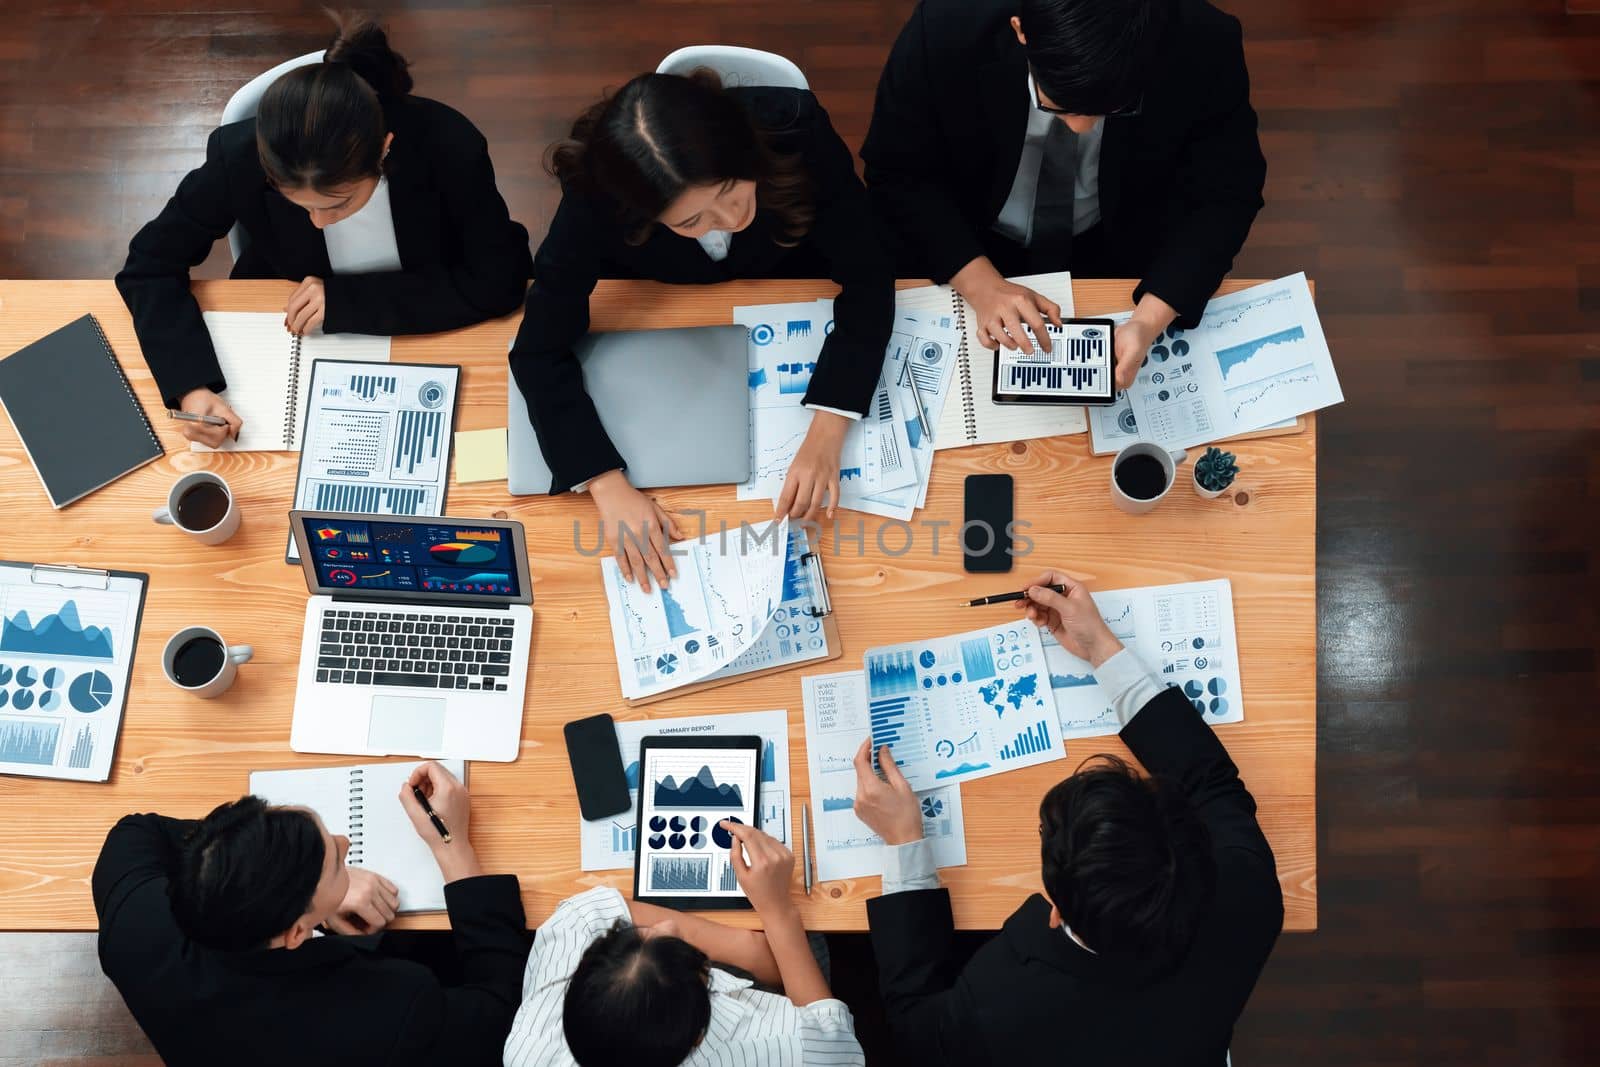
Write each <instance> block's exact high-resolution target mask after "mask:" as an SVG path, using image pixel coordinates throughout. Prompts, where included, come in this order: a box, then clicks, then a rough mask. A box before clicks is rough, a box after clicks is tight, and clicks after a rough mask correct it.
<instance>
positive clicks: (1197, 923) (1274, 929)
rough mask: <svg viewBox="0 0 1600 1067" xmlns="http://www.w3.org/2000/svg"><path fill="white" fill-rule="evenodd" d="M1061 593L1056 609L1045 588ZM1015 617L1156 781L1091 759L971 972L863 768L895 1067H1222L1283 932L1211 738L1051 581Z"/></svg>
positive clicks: (1059, 577)
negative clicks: (1085, 666)
mask: <svg viewBox="0 0 1600 1067" xmlns="http://www.w3.org/2000/svg"><path fill="white" fill-rule="evenodd" d="M1057 584H1059V585H1061V586H1064V587H1065V588H1066V590H1067V591H1066V592H1065V593H1064V594H1063V593H1057V592H1056V591H1055V590H1053V589H1051V588H1049V587H1050V586H1051V585H1057ZM1027 593H1028V599H1027V600H1025V601H1019V602H1018V606H1019V607H1020V608H1021V609H1022V610H1024V611H1025V612H1026V614H1027V617H1028V618H1029V619H1030V620H1031V621H1032V622H1034V623H1036V624H1037V625H1039V626H1041V627H1044V628H1046V629H1048V630H1050V631H1051V633H1052V634H1054V636H1055V638H1056V640H1058V641H1059V642H1060V643H1061V645H1062V647H1063V648H1065V649H1066V650H1067V651H1069V652H1071V653H1072V654H1073V655H1075V656H1078V657H1079V658H1081V659H1084V660H1087V661H1088V662H1089V663H1091V664H1093V666H1094V675H1095V679H1096V681H1097V682H1098V684H1099V686H1100V689H1101V690H1102V691H1103V692H1104V694H1105V696H1106V697H1107V699H1108V700H1109V701H1110V702H1111V706H1112V707H1113V708H1114V709H1115V711H1116V714H1117V718H1118V719H1119V720H1120V721H1121V722H1122V724H1123V727H1122V733H1121V735H1120V736H1121V738H1122V740H1123V741H1124V742H1126V744H1127V745H1128V747H1129V748H1130V749H1132V751H1133V754H1134V756H1136V757H1137V758H1138V760H1139V761H1140V762H1141V763H1142V764H1144V766H1145V769H1146V770H1148V771H1149V773H1150V774H1151V776H1152V777H1148V778H1146V777H1141V776H1140V775H1139V774H1137V773H1136V772H1135V771H1134V770H1133V768H1131V767H1130V766H1128V765H1127V764H1126V763H1124V762H1123V761H1122V760H1120V759H1118V758H1115V757H1111V756H1099V757H1093V758H1091V759H1090V760H1088V761H1086V762H1085V763H1084V764H1083V765H1082V766H1080V767H1079V769H1078V771H1077V773H1075V774H1073V775H1071V776H1070V777H1068V778H1066V779H1065V780H1064V781H1062V782H1060V783H1058V784H1057V785H1056V786H1055V787H1054V788H1053V789H1051V790H1050V791H1049V792H1048V793H1046V794H1045V796H1044V799H1043V800H1042V801H1040V803H1039V852H1040V872H1039V874H1040V881H1041V882H1042V883H1043V889H1044V892H1043V894H1038V893H1035V894H1034V895H1033V896H1031V897H1029V898H1028V899H1027V900H1026V901H1024V902H1023V904H1022V906H1021V907H1020V908H1018V909H1017V910H1016V912H1015V913H1013V914H1012V916H1011V917H1010V918H1009V919H1007V920H1006V923H1005V926H1004V928H1003V929H1002V930H1001V931H1000V933H999V935H998V936H996V937H995V938H994V939H993V940H991V941H989V942H988V943H987V944H985V945H984V946H983V947H982V948H981V949H979V950H978V952H977V954H976V955H975V956H973V957H972V959H971V960H970V962H967V963H966V964H965V965H964V966H963V965H962V963H961V961H960V960H958V959H957V958H956V954H955V944H954V938H953V934H954V922H953V920H952V917H951V912H950V894H949V893H948V891H946V890H944V889H941V888H939V876H938V872H937V871H936V870H935V867H934V863H933V854H932V852H931V851H929V845H928V842H927V841H925V840H924V839H923V837H922V814H921V809H920V808H919V806H918V803H917V797H916V794H914V793H912V791H911V788H910V786H909V785H907V783H906V780H905V778H904V776H902V775H901V774H900V772H899V769H898V768H897V767H896V766H895V762H894V758H893V753H892V752H891V751H890V750H889V747H888V746H884V747H883V748H882V749H880V750H879V753H878V764H879V766H881V767H882V768H883V777H881V778H880V777H879V776H878V775H877V773H875V772H874V770H873V767H872V763H871V761H870V760H869V758H868V745H869V742H865V741H864V742H862V745H861V750H860V752H858V753H857V755H856V790H857V791H856V801H855V814H856V817H857V818H859V819H860V820H861V821H862V822H864V823H866V824H867V826H869V827H871V828H872V829H873V830H875V831H876V832H877V833H879V834H880V835H881V836H882V837H883V840H884V844H885V848H884V871H883V895H882V896H881V897H878V898H877V899H875V900H870V901H868V902H867V922H868V924H869V926H870V928H871V931H872V947H873V952H874V954H875V955H876V957H877V961H878V972H879V982H880V986H881V990H882V993H883V998H884V1001H885V1006H886V1009H887V1014H888V1021H889V1027H890V1030H891V1032H892V1033H893V1035H894V1038H895V1043H896V1047H897V1050H898V1051H899V1053H900V1054H901V1056H902V1057H903V1058H904V1059H905V1061H906V1062H907V1063H961V1064H995V1065H997V1067H998V1065H1002V1064H1003V1065H1006V1067H1022V1065H1026V1064H1056V1063H1060V1062H1062V1058H1063V1056H1064V1055H1066V1054H1067V1052H1068V1050H1070V1053H1071V1058H1072V1059H1073V1061H1074V1062H1083V1063H1118V1064H1136V1065H1149V1067H1169V1065H1173V1064H1184V1065H1190V1067H1223V1064H1224V1062H1225V1060H1226V1057H1227V1050H1228V1044H1229V1041H1230V1038H1231V1035H1232V1032H1233V1025H1234V1022H1235V1021H1236V1020H1237V1019H1238V1017H1239V1014H1240V1012H1242V1011H1243V1010H1244V1006H1245V1002H1246V1001H1247V1000H1248V999H1249V997H1250V991H1251V989H1252V988H1253V987H1254V986H1255V983H1256V979H1257V977H1259V975H1260V973H1261V969H1262V967H1263V966H1265V964H1266V961H1267V957H1268V955H1269V954H1270V953H1271V951H1272V946H1273V944H1274V942H1275V941H1276V940H1277V937H1278V932H1279V931H1280V930H1281V929H1282V926H1283V894H1282V890H1281V888H1280V887H1279V884H1278V874H1277V868H1276V864H1275V862H1274V859H1273V855H1272V849H1271V847H1270V846H1269V845H1268V844H1267V839H1266V837H1265V836H1264V835H1263V834H1262V832H1261V826H1260V824H1259V823H1258V822H1257V821H1256V806H1255V801H1254V800H1253V799H1252V798H1251V796H1250V792H1249V790H1247V789H1246V788H1245V786H1244V783H1243V782H1242V781H1240V780H1239V771H1238V768H1236V767H1235V766H1234V765H1233V761H1232V760H1230V759H1229V758H1228V753H1227V751H1226V750H1225V749H1224V748H1223V747H1222V743H1221V742H1220V741H1219V740H1218V739H1217V737H1216V735H1215V734H1214V733H1212V732H1211V728H1210V727H1209V726H1207V725H1206V724H1205V723H1204V722H1203V721H1202V720H1201V718H1200V716H1199V715H1198V714H1196V712H1195V710H1194V706H1193V705H1192V704H1191V703H1190V702H1189V700H1188V698H1187V697H1185V696H1184V695H1183V692H1182V691H1181V690H1179V689H1174V688H1169V687H1166V686H1163V685H1162V684H1161V682H1160V681H1158V680H1157V677H1156V676H1155V675H1153V674H1151V672H1150V669H1149V667H1148V666H1147V665H1145V664H1144V663H1142V662H1140V660H1139V658H1138V656H1137V655H1135V654H1134V653H1133V652H1132V651H1131V650H1129V649H1126V648H1123V647H1122V645H1121V643H1120V642H1118V640H1117V639H1116V637H1115V636H1114V635H1113V634H1112V632H1111V630H1110V628H1109V627H1107V626H1106V624H1105V621H1104V620H1103V619H1102V618H1101V617H1100V612H1099V610H1098V609H1097V608H1096V607H1095V603H1094V600H1093V599H1092V598H1091V597H1090V596H1089V591H1088V589H1087V588H1086V587H1085V586H1084V585H1083V584H1082V583H1080V582H1078V581H1076V580H1075V579H1073V578H1072V577H1071V576H1069V575H1067V574H1066V573H1064V572H1062V571H1046V572H1045V573H1044V574H1041V575H1040V576H1039V577H1038V578H1037V579H1036V580H1035V582H1034V584H1033V585H1032V586H1031V587H1029V589H1028V590H1027Z"/></svg>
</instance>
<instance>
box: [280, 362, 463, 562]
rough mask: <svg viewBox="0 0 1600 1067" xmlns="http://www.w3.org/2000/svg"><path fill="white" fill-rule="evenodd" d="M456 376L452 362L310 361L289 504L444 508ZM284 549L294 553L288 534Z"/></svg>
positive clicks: (395, 510) (402, 510) (380, 511)
mask: <svg viewBox="0 0 1600 1067" xmlns="http://www.w3.org/2000/svg"><path fill="white" fill-rule="evenodd" d="M460 380H461V368H460V367H456V366H433V365H423V364H414V363H387V364H384V365H382V366H377V367H375V366H373V365H372V364H370V363H350V362H345V361H343V360H330V359H319V360H316V361H315V362H314V363H313V364H312V366H311V380H310V382H309V384H308V386H307V389H308V392H309V393H310V399H309V401H308V402H307V406H306V423H305V430H304V432H303V434H302V448H301V450H300V471H299V475H298V477H297V479H296V481H297V484H296V486H295V494H294V506H295V507H296V508H305V509H309V510H313V511H359V512H364V513H367V514H372V515H442V514H444V494H445V483H446V481H447V480H448V478H449V473H450V442H451V440H452V437H451V430H452V428H453V426H454V423H455V408H456V391H457V386H458V384H459V383H460ZM287 555H288V559H289V561H290V562H291V563H293V562H296V561H298V560H299V558H300V556H299V554H298V553H297V552H296V551H295V544H294V538H293V537H290V539H289V548H288V553H287Z"/></svg>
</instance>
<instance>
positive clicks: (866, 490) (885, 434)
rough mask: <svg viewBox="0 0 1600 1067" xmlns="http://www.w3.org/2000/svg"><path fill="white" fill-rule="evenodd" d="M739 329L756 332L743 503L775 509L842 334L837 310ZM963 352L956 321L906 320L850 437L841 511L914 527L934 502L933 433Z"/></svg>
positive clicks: (818, 308)
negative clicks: (821, 370) (836, 332)
mask: <svg viewBox="0 0 1600 1067" xmlns="http://www.w3.org/2000/svg"><path fill="white" fill-rule="evenodd" d="M734 321H735V322H738V323H739V324H741V325H743V326H745V327H746V328H747V329H748V330H749V331H750V336H749V342H748V343H749V358H750V362H749V370H750V378H749V385H750V471H751V474H750V480H749V481H748V482H746V483H744V484H743V485H741V486H739V490H738V496H739V499H740V500H776V499H777V498H778V496H779V494H780V493H781V492H782V491H783V483H784V479H785V478H786V477H787V475H788V473H789V467H790V465H791V464H792V463H793V462H794V458H795V454H796V453H797V452H798V451H799V449H800V445H801V443H802V442H804V440H805V437H806V432H807V431H808V430H809V429H810V427H811V417H812V411H811V410H810V409H808V408H806V407H804V406H803V404H802V401H803V400H804V398H805V393H806V389H807V388H809V387H810V385H811V377H812V374H813V373H814V372H815V371H816V368H817V361H818V359H819V358H820V357H821V354H822V343H823V341H824V340H825V339H826V338H827V336H828V334H830V333H831V332H833V301H832V300H817V301H812V302H808V303H801V304H764V305H755V306H750V307H740V308H735V309H734ZM958 343H959V334H958V332H957V330H956V328H955V324H954V322H953V321H952V317H951V316H950V314H949V313H948V312H946V313H943V314H940V313H937V312H933V311H914V312H906V311H902V312H899V313H897V316H896V319H895V325H894V332H893V333H892V334H891V335H890V338H889V344H888V348H887V351H886V355H885V359H884V367H883V373H882V375H881V376H880V377H879V379H878V388H877V391H876V392H875V393H874V395H873V398H872V404H871V407H870V409H869V410H868V412H867V413H866V416H865V417H864V418H862V419H861V420H860V421H858V422H856V423H855V425H853V426H852V427H851V428H850V432H849V433H848V434H847V435H846V437H845V443H844V450H843V453H842V455H841V457H840V462H839V480H840V506H842V507H846V508H851V509H854V510H856V511H864V512H868V513H870V514H873V515H882V516H885V517H887V518H894V519H909V518H910V517H911V515H912V513H913V512H914V511H915V510H916V509H917V508H919V507H921V506H922V505H923V504H924V503H925V502H926V500H927V496H928V478H929V475H930V473H931V471H932V469H933V439H932V435H931V433H930V432H929V431H931V429H932V428H933V427H935V426H937V425H938V423H939V419H940V416H941V415H942V413H943V411H944V405H945V401H946V399H947V398H948V396H949V393H950V387H951V381H952V372H953V370H954V367H955V363H956V349H957V345H958ZM919 409H920V410H919Z"/></svg>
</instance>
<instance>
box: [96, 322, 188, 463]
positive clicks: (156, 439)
mask: <svg viewBox="0 0 1600 1067" xmlns="http://www.w3.org/2000/svg"><path fill="white" fill-rule="evenodd" d="M84 317H85V318H87V319H88V320H89V324H90V325H91V326H93V327H94V332H95V334H96V335H97V336H98V337H99V338H100V347H101V348H103V349H105V350H106V358H107V359H109V360H110V361H111V366H112V367H114V368H116V371H117V378H118V379H119V380H120V381H121V382H122V388H123V391H124V392H126V393H127V394H128V401H129V402H130V403H131V404H133V408H134V410H135V411H137V412H138V413H139V418H140V419H141V420H142V421H143V422H144V430H145V433H148V434H149V435H150V443H151V444H153V445H155V446H156V452H157V453H159V454H160V455H163V456H164V455H166V454H167V450H166V449H165V448H163V447H161V437H160V436H159V435H158V434H157V433H156V428H155V427H154V426H152V425H150V416H149V415H147V414H145V410H144V405H143V404H141V403H139V398H138V397H137V396H135V395H134V392H133V385H132V384H131V383H130V382H129V381H128V376H127V375H126V374H124V373H122V364H121V363H118V362H117V354H116V352H114V351H112V348H111V342H110V340H108V339H107V337H106V331H105V330H104V329H102V328H101V326H100V320H99V319H97V318H95V317H94V316H93V315H85V316H84Z"/></svg>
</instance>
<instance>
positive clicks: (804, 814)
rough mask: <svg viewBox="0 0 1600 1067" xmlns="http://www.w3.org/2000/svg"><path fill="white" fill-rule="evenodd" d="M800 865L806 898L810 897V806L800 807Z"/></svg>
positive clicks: (802, 805)
mask: <svg viewBox="0 0 1600 1067" xmlns="http://www.w3.org/2000/svg"><path fill="white" fill-rule="evenodd" d="M800 864H801V873H802V876H803V878H804V880H805V885H806V896H808V897H809V896H810V895H811V885H812V877H811V805H810V804H801V805H800Z"/></svg>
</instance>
